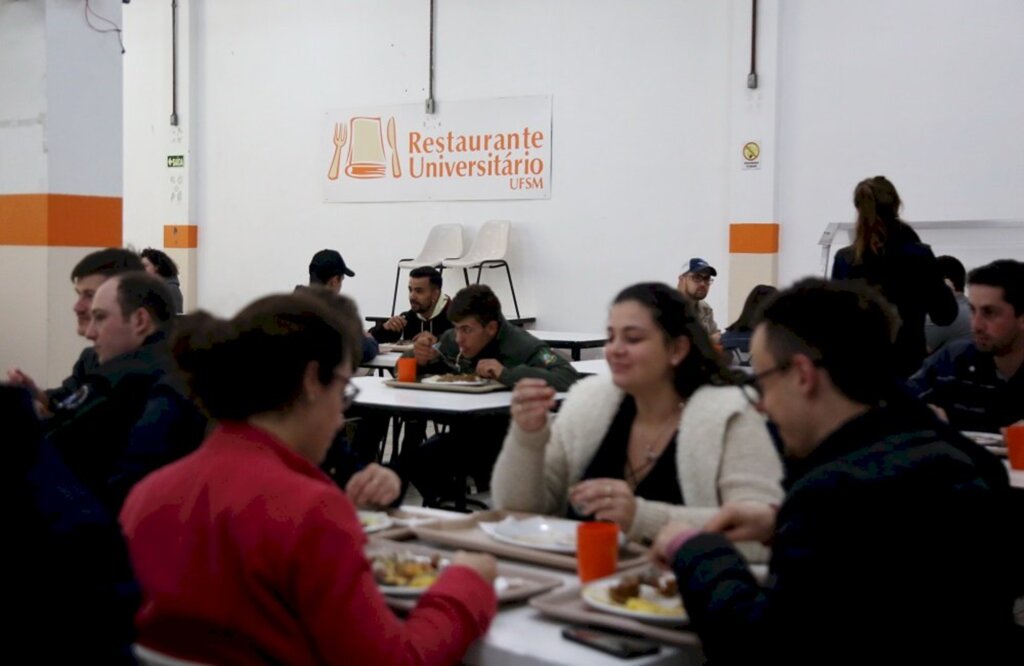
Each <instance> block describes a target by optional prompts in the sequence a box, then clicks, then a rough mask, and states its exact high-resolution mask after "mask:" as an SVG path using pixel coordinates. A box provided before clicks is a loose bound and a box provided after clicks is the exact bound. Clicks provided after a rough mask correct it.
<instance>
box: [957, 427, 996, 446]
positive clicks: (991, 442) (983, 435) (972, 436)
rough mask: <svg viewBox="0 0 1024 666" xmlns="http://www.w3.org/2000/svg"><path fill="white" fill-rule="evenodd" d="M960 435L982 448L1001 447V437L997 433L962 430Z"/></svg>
mask: <svg viewBox="0 0 1024 666" xmlns="http://www.w3.org/2000/svg"><path fill="white" fill-rule="evenodd" d="M960 434H961V435H963V436H964V437H966V438H967V439H969V440H971V441H973V442H974V443H975V444H981V445H982V446H1003V436H1002V435H1000V434H999V433H998V432H977V431H973V430H964V431H963V432H962V433H960Z"/></svg>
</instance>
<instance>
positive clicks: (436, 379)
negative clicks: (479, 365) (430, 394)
mask: <svg viewBox="0 0 1024 666" xmlns="http://www.w3.org/2000/svg"><path fill="white" fill-rule="evenodd" d="M420 381H421V382H422V383H424V384H440V385H442V386H483V385H484V384H486V383H487V382H489V381H490V380H488V379H484V378H483V377H478V378H477V379H474V380H473V381H457V382H443V381H441V375H431V376H430V377H424V378H423V379H421V380H420Z"/></svg>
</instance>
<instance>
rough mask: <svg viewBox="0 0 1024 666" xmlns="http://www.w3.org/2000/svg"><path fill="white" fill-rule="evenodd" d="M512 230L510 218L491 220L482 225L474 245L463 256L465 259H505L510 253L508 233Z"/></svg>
mask: <svg viewBox="0 0 1024 666" xmlns="http://www.w3.org/2000/svg"><path fill="white" fill-rule="evenodd" d="M511 230H512V223H511V222H509V221H508V220H491V221H489V222H487V223H486V224H484V226H482V227H480V232H479V233H478V234H477V235H476V238H474V239H473V246H472V247H470V248H469V252H467V253H466V256H464V257H461V259H462V260H463V261H466V260H470V259H472V260H473V261H487V260H495V259H504V258H505V255H506V254H507V253H508V235H509V232H510V231H511Z"/></svg>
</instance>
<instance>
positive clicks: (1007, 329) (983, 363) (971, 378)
mask: <svg viewBox="0 0 1024 666" xmlns="http://www.w3.org/2000/svg"><path fill="white" fill-rule="evenodd" d="M967 284H968V294H967V298H968V301H969V302H970V306H971V335H972V339H970V340H958V341H956V342H951V343H949V344H947V345H946V346H944V347H943V348H942V349H940V350H939V351H938V352H936V353H935V354H933V355H932V356H931V357H930V358H929V359H928V360H926V361H925V362H924V366H923V367H922V368H921V369H920V370H919V371H918V372H917V373H916V374H915V375H914V376H913V377H911V378H910V380H909V382H908V384H909V386H910V390H911V392H912V393H913V394H914V395H917V396H919V397H920V398H921V399H922V400H924V401H925V402H927V403H928V404H930V405H932V406H933V408H934V409H935V410H936V412H938V413H939V415H940V416H942V417H943V418H944V419H946V420H947V421H949V424H950V425H951V426H953V427H954V428H956V429H957V430H977V431H983V432H998V431H999V429H1000V428H1001V427H1003V426H1007V425H1010V424H1011V423H1015V422H1017V421H1019V420H1021V419H1024V263H1021V262H1019V261H1013V260H1012V259H1001V260H999V261H993V262H992V263H991V264H988V265H985V266H982V267H980V268H975V269H974V270H973V271H971V272H970V274H969V275H968V277H967Z"/></svg>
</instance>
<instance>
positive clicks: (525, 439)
mask: <svg viewBox="0 0 1024 666" xmlns="http://www.w3.org/2000/svg"><path fill="white" fill-rule="evenodd" d="M624 397H625V394H624V393H623V391H622V390H621V389H619V388H617V387H616V386H615V385H614V384H613V383H612V381H611V378H610V377H607V376H601V375H597V376H593V377H587V378H586V379H583V380H581V381H579V382H577V383H576V384H574V385H573V387H572V388H571V389H570V390H569V394H568V395H567V396H566V398H565V402H564V403H563V404H562V408H561V410H560V411H559V413H558V416H557V418H555V419H554V425H552V424H551V419H550V418H549V420H548V424H547V425H546V426H545V427H544V428H543V429H541V430H540V431H538V432H535V433H528V432H524V431H523V430H521V429H520V428H519V427H518V426H517V425H516V424H515V422H514V421H513V423H512V426H511V427H510V428H509V432H508V435H507V436H506V437H505V443H504V445H503V446H502V449H501V454H500V455H499V456H498V461H497V463H496V464H495V467H494V476H493V478H492V480H491V493H492V497H493V498H494V501H495V504H496V505H497V506H498V507H499V508H504V509H513V510H519V511H531V512H536V513H542V514H548V515H565V513H566V512H567V510H568V493H569V488H570V487H571V486H572V485H574V484H575V483H577V482H579V481H580V479H581V478H582V476H583V472H584V471H585V470H586V468H587V466H588V465H589V464H590V461H591V460H592V459H593V457H594V455H595V454H596V453H597V450H598V448H599V447H600V445H601V442H602V440H603V439H604V437H605V434H606V433H607V432H608V428H609V427H611V423H612V420H613V419H614V418H615V414H616V413H617V412H618V410H619V406H620V404H621V403H622V400H623V398H624ZM676 442H677V444H676V470H677V473H678V475H679V481H680V484H681V485H682V495H683V500H684V502H685V506H677V505H673V504H667V503H665V502H655V501H650V500H645V499H643V498H641V497H638V498H637V509H636V517H635V518H634V519H633V525H632V526H631V527H630V529H629V533H628V536H629V537H630V538H632V539H653V538H654V537H655V536H656V535H657V533H658V530H659V529H661V527H662V526H663V525H664V524H665V523H667V522H669V521H670V520H682V521H685V522H688V523H690V524H692V525H694V526H695V527H700V526H702V525H703V524H704V523H705V522H707V520H708V519H709V518H711V516H713V515H714V514H715V512H716V511H717V510H718V507H719V506H721V505H722V503H724V502H726V501H732V502H736V501H745V500H749V501H755V502H764V503H766V504H779V503H781V501H782V495H783V492H782V488H781V486H780V485H779V481H780V480H781V478H782V463H781V461H780V460H779V456H778V454H777V453H776V451H775V447H774V446H773V445H772V441H771V438H770V437H769V435H768V430H767V428H766V427H765V423H764V419H763V418H761V416H760V415H759V414H758V413H757V412H756V411H755V410H754V409H753V408H752V407H751V406H750V404H749V403H748V402H747V400H746V398H745V397H744V396H743V394H742V392H741V391H740V390H739V389H737V388H735V387H720V386H704V387H701V388H700V389H698V390H697V392H696V393H694V394H693V395H692V396H690V399H689V400H687V402H686V407H685V408H684V409H683V413H682V416H681V418H680V421H679V434H678V435H677V438H676ZM623 445H624V446H625V443H623ZM745 550H747V551H748V553H749V554H750V555H751V556H755V553H754V552H753V551H751V550H749V549H745ZM755 550H756V549H755ZM764 555H765V551H764V550H763V549H762V550H761V552H759V553H757V554H756V556H755V558H756V559H762V558H763V556H764Z"/></svg>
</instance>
